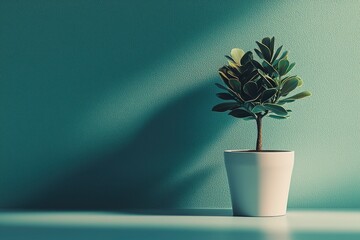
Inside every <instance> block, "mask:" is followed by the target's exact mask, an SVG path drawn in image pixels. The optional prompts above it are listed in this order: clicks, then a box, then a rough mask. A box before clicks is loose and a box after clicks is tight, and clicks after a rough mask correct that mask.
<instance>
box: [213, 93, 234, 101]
mask: <svg viewBox="0 0 360 240" xmlns="http://www.w3.org/2000/svg"><path fill="white" fill-rule="evenodd" d="M216 96H217V97H218V98H220V99H223V100H234V98H233V96H232V95H231V94H229V93H217V94H216Z"/></svg>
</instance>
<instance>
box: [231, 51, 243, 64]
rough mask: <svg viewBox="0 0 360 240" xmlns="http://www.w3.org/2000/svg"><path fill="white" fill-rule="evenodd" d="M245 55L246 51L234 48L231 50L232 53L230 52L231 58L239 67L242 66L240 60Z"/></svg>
mask: <svg viewBox="0 0 360 240" xmlns="http://www.w3.org/2000/svg"><path fill="white" fill-rule="evenodd" d="M244 54H245V52H244V50H242V49H240V48H233V49H231V52H230V55H231V58H232V59H233V61H234V62H235V63H237V64H238V65H240V60H241V58H242V57H243V56H244Z"/></svg>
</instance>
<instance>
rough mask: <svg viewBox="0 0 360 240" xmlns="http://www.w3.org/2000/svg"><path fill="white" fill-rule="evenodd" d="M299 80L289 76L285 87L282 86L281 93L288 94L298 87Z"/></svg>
mask: <svg viewBox="0 0 360 240" xmlns="http://www.w3.org/2000/svg"><path fill="white" fill-rule="evenodd" d="M298 84H299V80H298V79H297V78H289V79H287V80H286V81H285V82H284V85H283V87H282V88H281V91H280V92H281V95H282V96H284V95H287V94H288V93H289V92H291V91H292V90H294V89H295V88H297V86H298Z"/></svg>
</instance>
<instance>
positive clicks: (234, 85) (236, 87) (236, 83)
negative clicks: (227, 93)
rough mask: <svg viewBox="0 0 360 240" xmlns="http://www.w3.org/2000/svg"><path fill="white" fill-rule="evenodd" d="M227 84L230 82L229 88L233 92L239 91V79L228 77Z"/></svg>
mask: <svg viewBox="0 0 360 240" xmlns="http://www.w3.org/2000/svg"><path fill="white" fill-rule="evenodd" d="M229 84H230V86H231V88H232V89H233V90H234V91H235V92H240V91H241V83H240V82H239V80H237V79H235V78H230V79H229Z"/></svg>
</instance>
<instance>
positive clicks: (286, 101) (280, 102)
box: [276, 99, 295, 105]
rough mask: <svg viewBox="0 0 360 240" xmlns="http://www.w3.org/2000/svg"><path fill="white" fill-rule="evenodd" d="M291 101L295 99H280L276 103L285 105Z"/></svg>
mask: <svg viewBox="0 0 360 240" xmlns="http://www.w3.org/2000/svg"><path fill="white" fill-rule="evenodd" d="M291 102H295V100H291V99H287V100H286V99H283V100H280V101H278V102H277V103H276V104H279V105H284V104H285V103H291Z"/></svg>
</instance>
